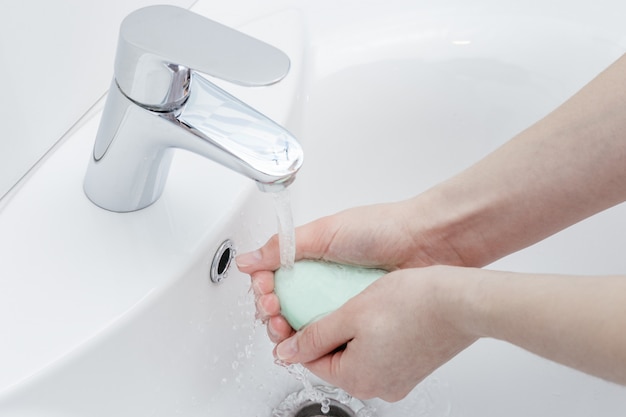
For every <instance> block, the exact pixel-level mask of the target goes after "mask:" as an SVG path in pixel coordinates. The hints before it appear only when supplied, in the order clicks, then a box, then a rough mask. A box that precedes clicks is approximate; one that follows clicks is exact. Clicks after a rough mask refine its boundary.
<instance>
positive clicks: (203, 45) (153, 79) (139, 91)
mask: <svg viewBox="0 0 626 417" xmlns="http://www.w3.org/2000/svg"><path fill="white" fill-rule="evenodd" d="M289 66H290V62H289V57H287V55H286V54H285V53H284V52H282V51H280V50H279V49H277V48H275V47H273V46H271V45H269V44H267V43H265V42H262V41H260V40H258V39H255V38H253V37H251V36H248V35H246V34H244V33H241V32H239V31H236V30H234V29H231V28H229V27H226V26H224V25H222V24H220V23H217V22H214V21H212V20H210V19H207V18H205V17H202V16H200V15H198V14H195V13H193V12H190V11H188V10H186V9H183V8H180V7H175V6H165V5H160V6H148V7H144V8H142V9H138V10H136V11H134V12H132V13H131V14H130V15H128V16H127V17H126V18H125V19H124V21H123V22H122V24H121V27H120V33H119V41H118V46H117V56H116V59H115V79H116V82H117V85H118V86H119V88H120V89H121V90H122V92H123V93H124V94H125V95H126V96H128V97H129V98H131V99H132V100H133V101H135V102H137V103H139V104H142V105H144V106H146V107H149V108H154V109H165V110H168V109H170V108H173V107H176V106H177V105H179V104H180V103H182V102H183V101H184V100H185V99H186V97H187V94H188V88H189V82H190V70H191V69H193V70H197V71H199V72H203V73H206V74H208V75H210V76H213V77H217V78H220V79H222V80H225V81H229V82H232V83H235V84H240V85H246V86H261V85H269V84H273V83H276V82H278V81H280V80H281V79H282V78H283V77H285V75H287V72H288V71H289Z"/></svg>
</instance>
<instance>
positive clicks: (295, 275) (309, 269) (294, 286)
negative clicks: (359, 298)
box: [274, 260, 387, 330]
mask: <svg viewBox="0 0 626 417" xmlns="http://www.w3.org/2000/svg"><path fill="white" fill-rule="evenodd" d="M386 273H387V271H384V270H382V269H372V268H362V267H356V266H351V265H343V264H338V263H332V262H325V261H313V260H302V261H298V262H296V263H295V265H294V266H293V268H289V269H285V268H280V269H279V270H277V271H276V273H275V275H274V292H275V293H276V295H277V296H278V299H279V301H280V309H281V314H282V315H283V317H285V319H287V322H288V323H289V324H290V325H291V327H293V328H294V329H296V330H300V329H301V328H302V327H304V326H306V325H307V324H309V323H311V322H313V321H315V320H317V319H319V318H321V317H323V316H325V315H326V314H328V313H330V312H332V311H334V310H336V309H338V308H339V307H341V306H342V305H343V304H344V303H345V302H346V301H348V300H349V299H350V298H352V297H354V296H355V295H357V294H358V293H360V292H361V291H363V290H364V289H365V288H366V287H367V286H369V285H370V284H371V283H373V282H374V281H376V280H377V279H378V278H380V277H381V276H383V275H385V274H386Z"/></svg>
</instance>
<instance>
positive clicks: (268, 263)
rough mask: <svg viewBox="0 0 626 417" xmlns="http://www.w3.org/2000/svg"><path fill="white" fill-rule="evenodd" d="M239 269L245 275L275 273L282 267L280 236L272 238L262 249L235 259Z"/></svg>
mask: <svg viewBox="0 0 626 417" xmlns="http://www.w3.org/2000/svg"><path fill="white" fill-rule="evenodd" d="M235 262H236V263H237V268H239V270H240V271H241V272H243V273H246V274H252V273H253V272H256V271H274V270H276V269H278V267H280V249H279V247H278V235H274V236H272V237H271V238H270V239H269V240H268V241H267V243H266V244H265V245H263V246H262V247H261V248H259V249H257V250H255V251H253V252H248V253H243V254H241V255H238V256H237V257H236V258H235Z"/></svg>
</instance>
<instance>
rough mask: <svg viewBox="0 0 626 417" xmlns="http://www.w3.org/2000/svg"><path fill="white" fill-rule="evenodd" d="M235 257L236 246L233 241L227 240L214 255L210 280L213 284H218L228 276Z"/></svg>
mask: <svg viewBox="0 0 626 417" xmlns="http://www.w3.org/2000/svg"><path fill="white" fill-rule="evenodd" d="M234 257H235V245H234V243H233V241H232V240H230V239H226V240H225V241H223V242H222V244H221V245H220V247H219V248H217V251H215V255H213V261H212V262H211V270H210V271H209V278H211V281H212V282H214V283H218V282H220V281H222V280H223V279H224V278H226V277H227V276H228V268H229V267H230V263H231V261H232V260H233V258H234Z"/></svg>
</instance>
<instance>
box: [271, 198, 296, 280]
mask: <svg viewBox="0 0 626 417" xmlns="http://www.w3.org/2000/svg"><path fill="white" fill-rule="evenodd" d="M272 194H273V197H274V209H275V210H276V218H277V221H278V246H279V247H280V265H281V267H283V268H293V264H294V262H295V259H296V233H295V229H294V226H293V213H292V211H291V196H290V194H289V190H288V189H287V188H285V189H283V190H281V191H277V192H274V193H272Z"/></svg>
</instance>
